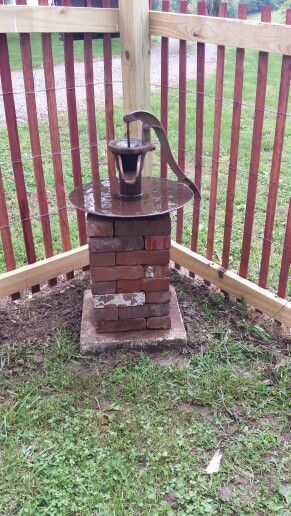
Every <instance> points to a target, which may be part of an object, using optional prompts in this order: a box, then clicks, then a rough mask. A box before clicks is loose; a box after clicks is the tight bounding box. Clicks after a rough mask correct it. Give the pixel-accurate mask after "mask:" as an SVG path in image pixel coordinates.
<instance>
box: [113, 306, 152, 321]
mask: <svg viewBox="0 0 291 516" xmlns="http://www.w3.org/2000/svg"><path fill="white" fill-rule="evenodd" d="M148 306H149V305H143V306H121V307H120V308H119V309H118V317H119V319H138V318H141V317H147V315H148Z"/></svg>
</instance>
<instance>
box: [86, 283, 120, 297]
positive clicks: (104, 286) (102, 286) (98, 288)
mask: <svg viewBox="0 0 291 516" xmlns="http://www.w3.org/2000/svg"><path fill="white" fill-rule="evenodd" d="M91 291H92V294H93V296H94V295H99V294H115V293H116V281H99V282H96V283H92V284H91Z"/></svg>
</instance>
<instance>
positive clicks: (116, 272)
mask: <svg viewBox="0 0 291 516" xmlns="http://www.w3.org/2000/svg"><path fill="white" fill-rule="evenodd" d="M91 277H92V281H114V280H122V279H125V280H126V279H140V278H144V268H143V267H142V266H141V265H116V266H115V267H92V268H91Z"/></svg>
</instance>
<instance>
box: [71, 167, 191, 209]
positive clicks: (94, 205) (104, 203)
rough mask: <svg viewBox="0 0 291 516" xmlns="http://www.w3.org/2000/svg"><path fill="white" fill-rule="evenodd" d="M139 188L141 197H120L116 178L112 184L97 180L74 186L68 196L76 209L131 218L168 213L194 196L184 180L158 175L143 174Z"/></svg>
mask: <svg viewBox="0 0 291 516" xmlns="http://www.w3.org/2000/svg"><path fill="white" fill-rule="evenodd" d="M142 189H143V195H142V197H140V198H139V199H136V200H134V199H132V200H128V199H124V198H121V197H120V195H119V183H118V180H116V183H115V184H114V185H110V182H109V181H100V182H96V183H89V184H87V185H84V186H83V187H78V188H75V190H73V191H72V192H71V194H70V196H69V198H70V201H71V203H72V204H73V205H74V206H75V207H76V208H77V209H79V210H83V211H86V212H88V213H93V214H95V215H99V216H101V217H111V218H134V217H153V216H155V215H161V214H163V213H169V212H170V211H174V210H177V209H178V208H181V207H182V206H184V205H185V204H187V203H188V202H189V201H190V200H191V199H192V197H193V193H192V192H191V190H190V188H188V186H186V185H185V184H182V183H178V182H177V181H170V180H169V179H162V178H157V177H144V178H143V179H142Z"/></svg>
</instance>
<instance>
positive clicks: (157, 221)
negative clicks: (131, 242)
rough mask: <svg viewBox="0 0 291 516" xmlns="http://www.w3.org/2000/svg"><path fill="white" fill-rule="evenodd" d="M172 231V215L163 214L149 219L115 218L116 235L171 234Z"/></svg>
mask: <svg viewBox="0 0 291 516" xmlns="http://www.w3.org/2000/svg"><path fill="white" fill-rule="evenodd" d="M170 233H171V219H170V215H169V214H167V215H161V216H158V217H151V218H147V219H130V220H125V219H123V220H115V221H114V234H115V235H116V236H123V235H128V236H134V235H136V236H137V235H142V236H149V235H150V236H153V235H169V234H170Z"/></svg>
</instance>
